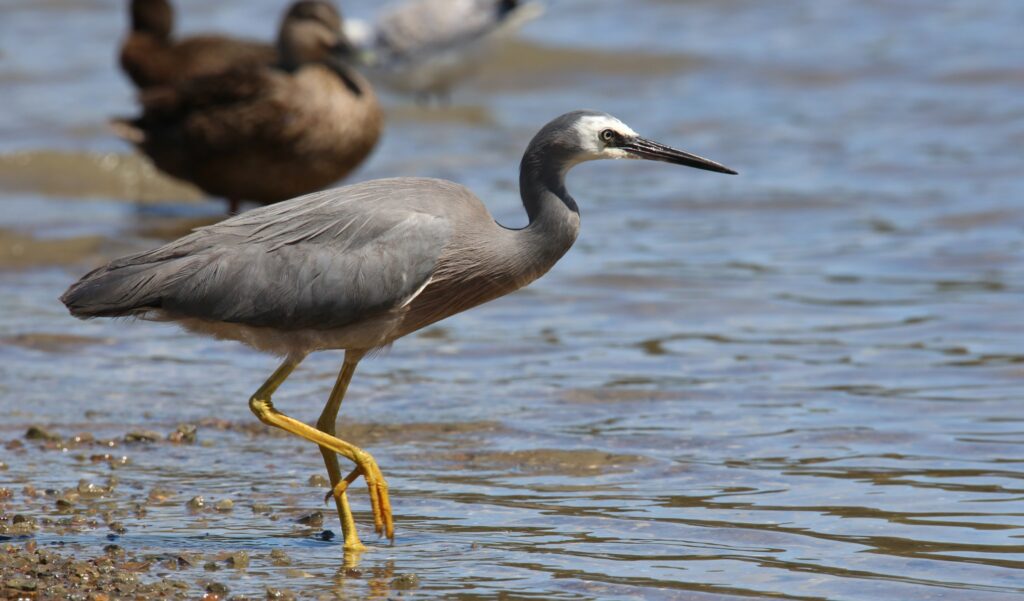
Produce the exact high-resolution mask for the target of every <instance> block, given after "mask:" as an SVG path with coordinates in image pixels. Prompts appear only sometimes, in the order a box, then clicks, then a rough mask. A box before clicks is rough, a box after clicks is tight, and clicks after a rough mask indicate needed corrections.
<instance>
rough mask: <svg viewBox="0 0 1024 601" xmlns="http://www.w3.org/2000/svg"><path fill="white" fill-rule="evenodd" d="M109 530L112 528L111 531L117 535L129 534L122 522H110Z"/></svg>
mask: <svg viewBox="0 0 1024 601" xmlns="http://www.w3.org/2000/svg"><path fill="white" fill-rule="evenodd" d="M107 528H110V531H111V532H113V533H115V534H124V533H125V532H128V529H127V528H125V527H124V524H122V523H121V522H110V523H109V524H107Z"/></svg>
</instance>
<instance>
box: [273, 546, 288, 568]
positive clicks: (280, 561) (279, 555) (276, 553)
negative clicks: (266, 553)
mask: <svg viewBox="0 0 1024 601" xmlns="http://www.w3.org/2000/svg"><path fill="white" fill-rule="evenodd" d="M270 563H272V564H274V565H275V566H287V565H291V563H292V558H291V557H288V554H287V553H285V552H284V550H283V549H274V550H273V551H271V552H270Z"/></svg>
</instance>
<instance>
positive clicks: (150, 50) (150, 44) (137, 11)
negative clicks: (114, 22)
mask: <svg viewBox="0 0 1024 601" xmlns="http://www.w3.org/2000/svg"><path fill="white" fill-rule="evenodd" d="M130 17H131V27H132V29H131V31H130V32H129V33H128V37H127V38H126V39H125V41H124V43H123V44H122V45H121V68H122V69H124V72H125V73H127V74H128V77H130V78H131V80H132V81H133V82H134V83H135V85H136V86H137V87H139V88H143V89H144V88H149V87H152V86H157V85H166V84H173V83H178V82H181V81H184V80H186V79H191V78H193V77H198V76H201V75H213V74H216V73H223V72H224V71H226V70H228V69H230V68H232V67H238V66H243V65H271V64H274V62H275V61H276V60H277V52H276V51H275V50H274V47H273V45H271V44H265V43H262V42H256V41H252V40H241V39H235V38H229V37H225V36H218V35H199V36H193V37H188V38H184V39H181V40H174V39H173V38H172V37H171V34H172V32H173V29H174V9H173V8H172V7H171V4H170V2H169V1H168V0H132V2H131V8H130Z"/></svg>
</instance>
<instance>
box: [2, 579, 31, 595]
mask: <svg viewBox="0 0 1024 601" xmlns="http://www.w3.org/2000/svg"><path fill="white" fill-rule="evenodd" d="M4 586H5V587H6V588H9V589H14V590H16V591H26V592H31V591H34V590H36V583H35V581H34V580H29V579H28V578H9V579H7V580H5V581H4Z"/></svg>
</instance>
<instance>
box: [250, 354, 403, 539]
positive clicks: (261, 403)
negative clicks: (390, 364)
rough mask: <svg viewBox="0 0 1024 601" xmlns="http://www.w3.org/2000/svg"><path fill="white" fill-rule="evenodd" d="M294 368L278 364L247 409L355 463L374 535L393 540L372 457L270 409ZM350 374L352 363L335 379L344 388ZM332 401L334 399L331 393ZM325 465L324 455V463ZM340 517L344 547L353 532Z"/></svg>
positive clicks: (384, 492)
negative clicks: (366, 492)
mask: <svg viewBox="0 0 1024 601" xmlns="http://www.w3.org/2000/svg"><path fill="white" fill-rule="evenodd" d="M298 364H299V361H298V360H295V359H293V358H288V359H286V360H285V361H284V363H282V364H281V366H280V367H278V368H277V370H276V371H274V373H273V374H271V376H270V378H268V379H267V381H266V382H264V383H263V386H260V388H259V390H257V391H256V392H255V394H253V395H252V397H250V398H249V409H250V410H252V412H253V413H254V414H255V415H256V417H257V418H259V420H260V421H261V422H263V423H264V424H267V425H268V426H274V427H275V428H280V429H282V430H284V431H286V432H290V433H292V434H295V435H296V436H300V437H302V438H305V439H306V440H308V441H310V442H314V443H316V444H317V445H319V446H320V447H321V448H322V449H327V450H329V451H332V452H333V453H337V454H339V455H342V456H343V457H345V458H347V459H349V460H350V461H352V462H353V463H355V464H356V467H357V471H358V474H359V475H362V476H363V477H364V478H366V485H367V488H368V489H369V492H370V505H371V508H372V509H373V522H374V529H375V530H376V531H377V533H378V534H383V535H386V536H387V537H388V538H390V539H392V540H394V537H395V525H394V520H393V518H392V516H391V501H390V499H389V498H388V485H387V482H385V480H384V476H383V474H381V471H380V468H379V467H378V466H377V462H376V461H375V460H374V459H373V456H372V455H370V454H369V453H367V452H366V451H364V450H362V449H360V448H359V447H357V446H355V445H353V444H350V443H347V442H345V441H344V440H341V439H339V438H336V437H334V436H332V435H331V434H328V433H326V432H323V431H321V430H318V429H316V428H313V427H311V426H308V425H306V424H304V423H302V422H300V421H298V420H297V419H294V418H291V417H288V416H287V415H285V414H283V413H281V412H280V411H278V410H277V409H275V408H274V405H273V403H272V402H271V400H270V398H271V396H272V395H273V394H274V392H275V391H276V390H277V389H278V388H279V387H280V386H281V384H282V383H283V382H284V381H285V380H286V379H287V378H288V376H289V375H290V374H291V373H292V371H294V370H295V367H296V366H298ZM354 371H355V363H354V362H353V363H352V364H351V365H350V367H349V369H347V370H346V368H345V367H343V368H342V371H341V373H340V374H339V375H338V379H339V381H340V380H342V379H343V378H344V379H345V381H344V385H345V386H346V387H347V385H348V380H349V379H351V377H352V373H353V372H354ZM346 372H347V373H346ZM336 388H337V386H336ZM341 393H342V394H339V395H338V399H337V401H336V404H337V405H338V406H339V407H340V405H341V397H342V396H343V393H344V390H342V391H341ZM332 397H334V392H333V391H332ZM331 403H332V401H328V405H327V407H325V408H324V412H325V413H327V411H328V409H331ZM321 418H323V415H321ZM333 453H332V454H333ZM326 461H327V460H326V455H325V463H326ZM328 474H329V475H330V474H331V473H330V470H328ZM338 474H339V475H340V472H338ZM350 476H351V474H350ZM354 479H355V478H353V480H354ZM332 480H333V475H332ZM332 484H333V482H332ZM338 496H340V495H338ZM341 517H342V528H343V529H344V530H345V536H346V544H347V542H348V540H349V539H348V537H349V534H348V533H349V532H355V531H354V529H349V528H347V527H346V524H345V521H346V518H345V516H344V510H343V509H342V512H341ZM349 519H350V518H349Z"/></svg>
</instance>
